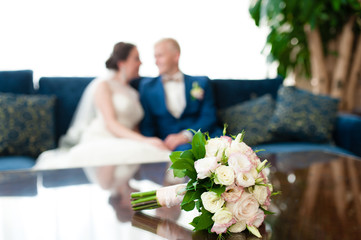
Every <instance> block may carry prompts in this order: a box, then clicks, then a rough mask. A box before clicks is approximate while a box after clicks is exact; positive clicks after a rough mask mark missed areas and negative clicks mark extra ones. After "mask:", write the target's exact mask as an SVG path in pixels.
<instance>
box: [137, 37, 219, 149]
mask: <svg viewBox="0 0 361 240" xmlns="http://www.w3.org/2000/svg"><path fill="white" fill-rule="evenodd" d="M154 55H155V59H156V65H157V67H158V69H159V74H160V76H159V77H156V78H150V79H144V80H142V82H141V83H140V87H139V91H140V99H141V103H142V105H143V108H144V119H143V121H142V123H141V125H140V130H141V132H142V134H144V135H145V136H157V137H159V138H161V139H163V140H164V144H165V145H166V147H167V148H168V149H169V150H171V151H174V150H176V151H183V150H186V149H190V148H191V146H190V144H189V142H191V140H192V136H193V134H192V133H191V132H189V131H187V129H193V130H195V131H198V130H199V129H201V131H202V132H206V131H208V132H209V133H210V135H211V136H213V137H214V136H220V135H221V134H222V131H221V129H219V128H218V127H217V119H216V108H215V105H214V100H213V93H212V88H211V85H210V84H211V83H210V80H209V78H208V77H193V76H188V75H185V74H183V73H182V72H181V71H180V70H179V66H178V62H179V57H180V47H179V44H178V42H177V41H176V40H174V39H171V38H166V39H162V40H160V41H158V42H157V43H156V44H155V47H154Z"/></svg>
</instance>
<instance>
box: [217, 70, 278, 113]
mask: <svg viewBox="0 0 361 240" xmlns="http://www.w3.org/2000/svg"><path fill="white" fill-rule="evenodd" d="M282 82H283V78H281V77H278V78H274V79H262V80H231V79H214V80H212V81H211V83H212V88H213V92H214V99H215V104H216V107H217V109H224V108H227V107H230V106H232V105H235V104H238V103H240V102H244V101H247V100H250V99H252V98H256V97H260V96H263V95H265V94H271V95H272V97H273V98H274V99H275V98H276V96H277V90H278V89H279V87H280V86H281V85H282Z"/></svg>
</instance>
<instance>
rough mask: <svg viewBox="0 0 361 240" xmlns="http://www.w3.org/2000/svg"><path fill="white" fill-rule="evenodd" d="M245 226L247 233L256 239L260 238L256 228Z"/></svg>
mask: <svg viewBox="0 0 361 240" xmlns="http://www.w3.org/2000/svg"><path fill="white" fill-rule="evenodd" d="M246 226H247V229H248V231H250V232H251V233H252V234H253V235H255V236H256V237H258V238H261V237H262V235H261V234H260V233H259V231H258V229H257V228H256V227H254V226H248V225H246Z"/></svg>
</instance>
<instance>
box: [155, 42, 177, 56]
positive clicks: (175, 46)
mask: <svg viewBox="0 0 361 240" xmlns="http://www.w3.org/2000/svg"><path fill="white" fill-rule="evenodd" d="M160 43H168V44H169V46H170V47H171V48H172V49H173V50H175V51H177V52H178V53H180V52H181V49H180V46H179V43H178V42H177V40H175V39H173V38H162V39H161V40H159V41H158V42H156V44H155V46H157V45H158V44H160Z"/></svg>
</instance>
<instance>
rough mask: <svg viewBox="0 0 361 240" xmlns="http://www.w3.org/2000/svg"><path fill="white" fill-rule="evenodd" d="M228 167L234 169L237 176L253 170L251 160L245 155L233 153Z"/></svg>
mask: <svg viewBox="0 0 361 240" xmlns="http://www.w3.org/2000/svg"><path fill="white" fill-rule="evenodd" d="M228 165H229V166H230V167H232V168H233V169H234V171H235V172H236V174H238V173H240V172H248V171H250V170H251V168H252V164H251V162H250V161H249V158H248V157H247V156H246V155H245V154H243V153H233V154H232V155H230V156H229V159H228Z"/></svg>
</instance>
